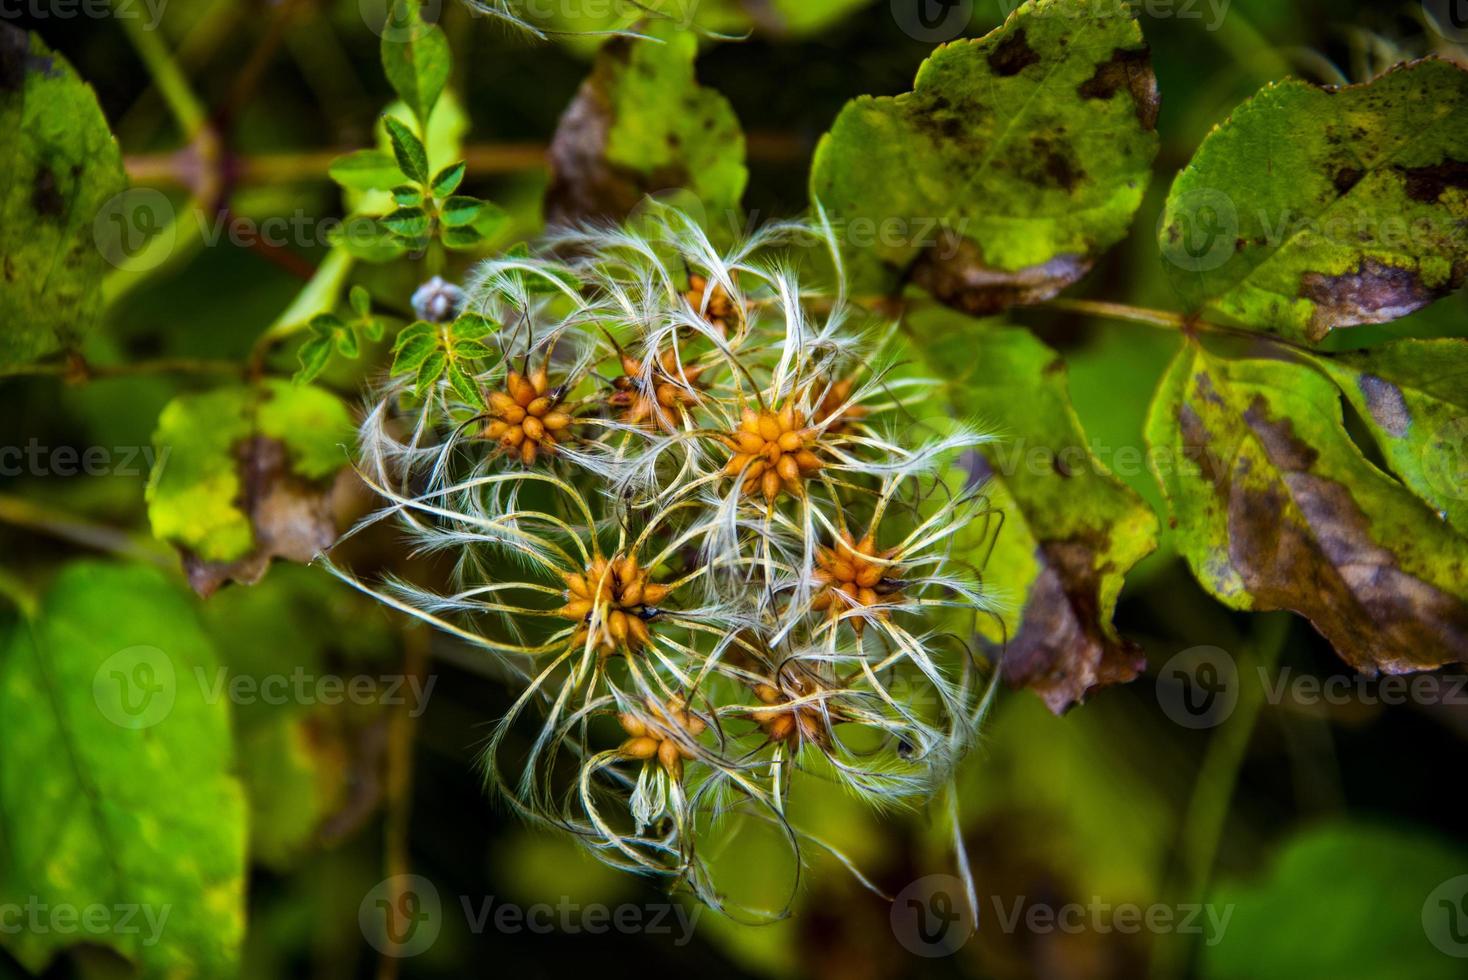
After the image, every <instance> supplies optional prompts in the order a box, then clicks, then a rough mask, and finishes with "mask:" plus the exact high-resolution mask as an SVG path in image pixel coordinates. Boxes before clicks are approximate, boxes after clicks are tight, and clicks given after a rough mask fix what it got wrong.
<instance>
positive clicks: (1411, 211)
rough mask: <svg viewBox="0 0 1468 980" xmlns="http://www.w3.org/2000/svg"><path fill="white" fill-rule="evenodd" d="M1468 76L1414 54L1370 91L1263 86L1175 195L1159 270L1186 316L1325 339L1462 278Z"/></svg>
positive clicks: (1467, 215)
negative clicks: (1192, 314) (1189, 313)
mask: <svg viewBox="0 0 1468 980" xmlns="http://www.w3.org/2000/svg"><path fill="white" fill-rule="evenodd" d="M1465 223H1468V72H1465V71H1464V70H1463V69H1461V68H1459V67H1457V66H1455V65H1453V64H1452V63H1450V62H1447V61H1437V60H1429V61H1419V62H1415V63H1412V64H1408V65H1404V66H1401V67H1399V68H1396V69H1393V70H1392V71H1390V72H1387V73H1386V74H1385V75H1383V76H1381V77H1380V78H1377V79H1375V80H1373V81H1371V82H1368V83H1366V84H1364V85H1352V86H1348V87H1345V88H1339V89H1327V88H1319V87H1317V86H1314V85H1310V84H1308V83H1306V82H1301V81H1295V80H1290V81H1285V82H1281V83H1279V84H1275V85H1270V86H1269V87H1268V88H1265V89H1264V90H1263V91H1261V92H1260V93H1259V94H1258V95H1256V96H1254V98H1253V99H1251V100H1250V101H1249V102H1247V103H1245V104H1244V105H1243V106H1241V107H1240V108H1239V109H1237V110H1236V111H1235V112H1234V114H1233V115H1232V116H1230V117H1229V119H1228V121H1227V122H1225V123H1224V124H1223V125H1222V126H1220V127H1219V128H1217V129H1215V130H1214V131H1213V132H1212V133H1211V134H1209V136H1208V138H1207V139H1206V140H1204V142H1203V145H1202V147H1201V148H1200V149H1199V150H1198V153H1197V155H1196V156H1194V157H1193V161H1192V162H1191V163H1190V164H1189V165H1188V167H1187V169H1186V170H1184V171H1183V172H1182V173H1181V174H1179V175H1178V178H1177V180H1176V182H1174V184H1173V186H1172V192H1171V193H1170V194H1169V195H1168V200H1167V211H1166V214H1165V215H1164V219H1163V224H1162V227H1161V230H1160V232H1159V240H1160V244H1161V248H1162V254H1163V257H1164V260H1165V265H1166V268H1167V271H1168V274H1169V276H1170V278H1171V279H1172V282H1173V285H1174V286H1175V287H1176V289H1177V291H1178V293H1179V294H1180V295H1181V297H1182V299H1183V301H1184V303H1185V304H1186V305H1187V307H1188V309H1189V310H1190V311H1201V312H1204V313H1207V314H1212V315H1217V316H1220V317H1222V318H1225V319H1229V320H1233V321H1236V322H1238V323H1241V324H1243V325H1244V326H1246V327H1252V328H1256V329H1258V330H1262V331H1271V332H1275V333H1279V334H1281V335H1283V336H1285V337H1289V338H1291V339H1296V340H1305V341H1309V342H1312V343H1313V342H1317V341H1319V340H1321V339H1323V338H1324V337H1325V336H1326V335H1327V334H1329V333H1330V332H1331V331H1332V330H1336V329H1339V328H1342V327H1351V326H1356V325H1358V324H1363V323H1385V322H1388V321H1391V320H1395V319H1397V318H1398V317H1402V316H1405V315H1406V314H1408V313H1411V312H1412V311H1413V310H1417V309H1420V308H1422V307H1424V306H1426V305H1428V304H1429V303H1431V302H1433V301H1434V300H1436V299H1437V298H1439V297H1441V296H1444V295H1446V294H1447V293H1449V292H1451V291H1452V290H1454V289H1456V288H1458V287H1459V286H1461V285H1462V284H1463V281H1464V278H1465V277H1468V231H1465V230H1464V228H1465Z"/></svg>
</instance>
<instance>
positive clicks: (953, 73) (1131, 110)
mask: <svg viewBox="0 0 1468 980" xmlns="http://www.w3.org/2000/svg"><path fill="white" fill-rule="evenodd" d="M1134 7H1135V5H1134V4H1129V3H1127V2H1125V0H1031V2H1029V3H1026V4H1024V5H1023V6H1022V7H1020V8H1019V9H1018V10H1016V11H1015V12H1014V14H1013V15H1011V16H1010V17H1009V19H1008V20H1007V21H1006V22H1005V24H1004V26H1002V27H1000V28H998V29H997V30H995V31H994V32H992V33H991V34H989V35H987V36H986V37H983V38H980V39H976V40H960V41H955V42H953V43H951V44H946V45H943V46H942V47H940V48H938V49H937V50H936V51H935V52H934V53H933V55H932V57H930V58H929V59H928V60H927V61H926V62H924V63H923V65H922V67H921V68H919V69H918V74H917V80H916V83H915V85H914V87H913V91H912V92H910V93H907V94H905V95H899V96H896V97H893V98H888V97H882V98H872V97H870V96H863V97H860V98H857V99H855V100H853V101H851V102H849V103H847V105H846V107H845V108H844V109H843V110H842V111H841V114H840V116H838V117H837V119H836V124H835V125H834V126H833V127H832V128H831V131H830V132H829V133H827V134H826V135H825V136H824V137H823V138H822V139H821V142H820V145H819V146H818V147H817V149H816V155H815V160H814V162H813V164H812V169H811V184H810V193H811V199H812V201H813V202H818V203H819V204H820V205H822V206H823V207H824V208H825V209H826V212H827V213H828V214H829V216H830V217H831V219H832V221H833V223H834V224H835V226H836V229H837V232H838V235H839V237H840V239H841V241H842V242H843V245H844V246H845V248H846V251H847V252H848V253H849V254H850V256H851V266H852V275H853V277H854V279H855V281H856V282H857V283H858V284H861V285H863V286H864V287H866V288H877V289H893V288H896V286H897V284H898V283H899V282H901V281H904V277H908V278H910V279H911V280H912V281H914V282H916V283H917V284H919V285H921V286H923V287H924V288H925V289H927V290H928V291H929V292H930V293H932V294H933V295H934V296H935V297H936V298H938V299H939V300H941V301H942V302H944V303H947V304H948V305H950V306H953V307H956V308H958V309H961V310H963V311H964V312H967V313H971V314H975V315H988V314H992V313H995V312H998V311H1000V310H1002V309H1005V308H1006V307H1009V306H1013V305H1016V304H1028V303H1036V302H1040V301H1043V300H1046V299H1049V298H1050V297H1052V296H1054V295H1055V294H1056V293H1058V292H1059V291H1060V290H1062V289H1064V288H1065V287H1066V286H1068V285H1070V284H1071V283H1073V282H1075V281H1076V280H1078V279H1080V278H1081V277H1082V276H1084V275H1085V274H1086V273H1087V272H1088V271H1089V270H1090V268H1091V266H1092V264H1093V263H1094V262H1095V260H1096V258H1097V257H1098V256H1100V255H1101V254H1102V253H1103V252H1104V251H1106V250H1107V249H1108V248H1110V247H1111V246H1112V245H1115V244H1116V243H1117V242H1119V241H1121V239H1122V238H1123V237H1125V236H1126V234H1127V231H1128V229H1129V227H1130V225H1131V223H1132V218H1133V216H1134V215H1135V214H1136V211H1137V208H1138V207H1139V206H1140V204H1141V202H1142V197H1143V195H1144V194H1145V192H1146V190H1147V184H1148V182H1149V180H1150V175H1151V166H1152V161H1153V158H1154V157H1155V156H1156V154H1157V146H1158V138H1157V133H1156V131H1155V129H1156V121H1157V111H1158V95H1157V86H1156V78H1155V76H1154V75H1153V72H1152V65H1151V59H1150V57H1149V55H1148V51H1147V46H1146V43H1145V42H1144V41H1143V39H1142V31H1141V28H1140V27H1138V26H1137V23H1136V20H1135V18H1134V10H1133V8H1134Z"/></svg>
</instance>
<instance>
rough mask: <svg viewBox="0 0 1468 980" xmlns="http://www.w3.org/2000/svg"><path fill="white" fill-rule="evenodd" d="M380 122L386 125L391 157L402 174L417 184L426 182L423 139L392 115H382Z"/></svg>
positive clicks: (425, 155)
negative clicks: (390, 145)
mask: <svg viewBox="0 0 1468 980" xmlns="http://www.w3.org/2000/svg"><path fill="white" fill-rule="evenodd" d="M382 122H383V125H384V126H386V127H387V138H388V140H389V141H390V142H391V144H392V152H393V158H394V159H395V160H397V162H398V168H399V169H400V170H402V172H403V175H404V176H405V177H407V178H408V179H409V180H411V181H415V182H417V183H419V184H426V183H428V151H427V150H425V149H424V148H423V141H422V140H420V139H419V138H418V137H417V136H416V135H415V134H414V133H413V131H412V130H411V129H409V128H408V127H407V126H405V125H403V124H402V123H401V122H399V121H398V120H397V119H395V118H393V117H392V116H383V117H382Z"/></svg>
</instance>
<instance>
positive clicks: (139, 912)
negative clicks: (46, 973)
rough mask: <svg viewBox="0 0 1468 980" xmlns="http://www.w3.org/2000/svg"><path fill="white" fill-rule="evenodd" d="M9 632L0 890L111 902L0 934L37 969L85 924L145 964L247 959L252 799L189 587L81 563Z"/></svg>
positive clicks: (1, 690) (232, 968)
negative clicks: (98, 917)
mask: <svg viewBox="0 0 1468 980" xmlns="http://www.w3.org/2000/svg"><path fill="white" fill-rule="evenodd" d="M0 650H3V653H0V745H3V746H4V747H5V748H4V756H5V763H4V765H3V766H0V814H3V815H4V821H5V845H4V846H3V847H0V907H5V908H10V909H15V908H25V907H26V906H27V905H28V904H29V903H43V904H44V905H45V906H46V907H47V909H49V910H52V911H54V910H57V909H62V908H67V907H69V908H71V909H73V910H75V911H76V912H77V914H78V916H81V915H82V914H84V913H86V912H87V910H88V909H90V908H92V907H94V906H100V907H101V908H102V909H103V910H104V921H102V922H100V923H98V927H97V928H93V927H91V926H88V927H87V928H85V929H83V928H81V921H78V923H77V927H76V928H73V929H65V928H47V929H30V928H22V929H20V930H14V929H10V928H6V929H0V944H3V945H4V946H6V947H7V948H8V949H9V950H10V951H11V952H12V953H13V954H14V955H15V956H16V958H17V959H19V960H20V962H21V963H22V964H24V965H25V966H26V967H27V969H29V970H31V971H33V972H36V973H40V972H41V971H42V970H44V969H45V967H46V965H47V964H48V963H49V962H51V960H52V959H53V958H54V957H55V956H56V954H57V953H58V952H60V951H61V950H63V949H65V948H66V947H68V946H71V945H74V944H77V943H83V942H85V943H92V944H100V945H105V946H108V947H110V948H112V949H114V950H116V951H117V952H118V953H119V954H121V955H122V956H123V957H125V958H126V959H128V960H130V961H131V962H132V963H134V964H136V965H137V967H138V968H139V969H138V972H139V975H140V976H148V977H227V976H233V975H234V974H235V972H236V970H237V967H238V957H239V947H240V942H241V939H242V937H243V935H244V928H245V925H244V916H245V837H246V828H245V803H244V795H243V793H242V791H241V788H240V784H239V782H238V781H237V780H236V779H235V777H234V776H233V775H232V774H231V771H232V769H233V765H234V753H233V748H232V745H231V737H230V730H229V714H230V712H229V703H228V701H226V700H223V699H219V700H210V699H209V698H208V697H206V692H205V688H203V687H201V685H199V684H198V682H197V676H196V671H202V672H204V673H205V674H206V675H207V674H208V673H209V672H211V671H212V670H213V669H214V668H215V666H216V665H217V661H216V659H215V653H214V648H213V646H212V645H211V643H210V641H209V638H208V637H207V636H206V635H205V634H204V633H203V632H202V631H201V629H200V627H199V624H198V621H197V619H196V617H195V613H194V609H193V607H192V605H191V603H190V602H189V601H188V600H187V599H186V598H185V597H184V596H183V595H182V594H181V593H180V592H179V590H178V589H176V588H174V587H173V586H172V585H170V584H169V583H168V582H167V581H166V580H165V579H164V578H163V576H162V575H161V574H160V573H158V572H157V571H156V570H154V569H151V568H146V567H142V566H118V565H106V564H101V563H86V564H75V565H71V566H68V567H67V568H66V569H65V570H64V571H63V572H62V573H61V575H60V576H59V577H58V578H57V579H56V581H55V582H54V583H52V585H51V587H50V589H48V590H47V592H46V594H45V597H44V598H43V599H42V601H41V604H40V608H39V610H38V611H37V613H36V615H35V617H34V618H33V619H32V620H31V621H29V622H26V623H22V624H20V625H19V626H17V627H16V628H15V629H14V630H13V631H12V633H11V635H10V637H9V639H8V641H7V642H6V643H4V644H3V645H0ZM124 917H125V918H124ZM53 921H54V920H53Z"/></svg>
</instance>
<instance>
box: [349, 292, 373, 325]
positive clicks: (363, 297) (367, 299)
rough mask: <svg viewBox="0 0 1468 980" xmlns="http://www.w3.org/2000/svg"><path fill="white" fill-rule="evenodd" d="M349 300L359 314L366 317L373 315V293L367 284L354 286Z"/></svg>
mask: <svg viewBox="0 0 1468 980" xmlns="http://www.w3.org/2000/svg"><path fill="white" fill-rule="evenodd" d="M347 301H348V303H349V304H350V305H351V307H352V311H353V312H354V313H356V314H357V316H359V317H362V318H364V319H365V318H367V317H369V316H371V315H372V294H371V293H369V292H368V291H367V287H366V286H353V287H352V290H351V292H350V293H349V294H348V299H347Z"/></svg>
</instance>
